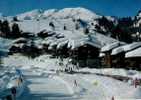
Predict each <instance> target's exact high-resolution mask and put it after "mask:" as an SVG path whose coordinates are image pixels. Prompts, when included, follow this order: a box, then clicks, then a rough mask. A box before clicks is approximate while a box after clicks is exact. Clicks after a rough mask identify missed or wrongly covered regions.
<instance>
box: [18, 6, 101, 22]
mask: <svg viewBox="0 0 141 100" xmlns="http://www.w3.org/2000/svg"><path fill="white" fill-rule="evenodd" d="M17 17H18V19H20V20H26V19H28V20H31V19H38V18H48V17H52V18H59V19H62V18H63V19H65V18H74V19H83V20H86V21H88V20H93V19H96V18H99V17H100V16H99V15H97V14H95V13H93V12H91V11H89V10H87V9H85V8H81V7H78V8H64V9H61V10H57V9H49V10H45V11H43V10H39V9H36V10H33V11H29V12H26V13H23V14H19V15H17Z"/></svg>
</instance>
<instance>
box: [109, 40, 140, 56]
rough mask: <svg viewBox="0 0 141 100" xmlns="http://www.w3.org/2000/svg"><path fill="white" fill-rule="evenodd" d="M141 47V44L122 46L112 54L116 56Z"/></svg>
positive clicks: (134, 43)
mask: <svg viewBox="0 0 141 100" xmlns="http://www.w3.org/2000/svg"><path fill="white" fill-rule="evenodd" d="M139 46H141V42H133V43H131V44H127V45H123V46H120V47H117V48H115V49H113V50H112V53H111V54H112V55H116V54H118V53H121V52H127V51H130V50H132V49H135V48H137V47H139Z"/></svg>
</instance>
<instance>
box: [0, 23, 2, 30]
mask: <svg viewBox="0 0 141 100" xmlns="http://www.w3.org/2000/svg"><path fill="white" fill-rule="evenodd" d="M1 27H2V21H1V20H0V31H1Z"/></svg>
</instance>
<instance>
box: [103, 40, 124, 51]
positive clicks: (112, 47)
mask: <svg viewBox="0 0 141 100" xmlns="http://www.w3.org/2000/svg"><path fill="white" fill-rule="evenodd" d="M123 44H124V43H122V42H119V41H117V42H113V43H111V44H107V45H105V46H104V47H102V48H101V52H107V51H110V50H112V49H114V48H116V47H119V46H120V45H123Z"/></svg>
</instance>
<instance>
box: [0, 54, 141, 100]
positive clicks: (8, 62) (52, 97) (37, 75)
mask: <svg viewBox="0 0 141 100" xmlns="http://www.w3.org/2000/svg"><path fill="white" fill-rule="evenodd" d="M67 61H68V60H67V59H65V60H64V66H59V65H58V62H59V60H58V59H55V58H50V56H49V55H43V56H40V57H37V58H35V59H30V58H27V57H25V56H22V55H20V54H15V55H13V56H9V57H6V58H4V59H3V65H5V66H11V67H13V66H14V67H16V68H18V69H20V70H21V71H22V72H23V75H24V77H25V78H26V81H27V82H28V85H27V88H26V89H25V91H24V93H23V94H22V95H21V96H20V97H19V98H18V100H30V99H31V100H111V98H112V97H114V98H115V100H129V99H130V100H135V99H140V98H141V94H140V92H141V89H140V87H137V88H135V87H134V86H133V85H131V84H130V83H128V82H122V81H119V80H116V79H113V78H110V77H105V76H98V75H95V74H94V73H102V74H106V75H107V74H110V75H121V76H131V77H135V76H137V77H139V76H140V72H138V71H126V70H124V69H119V70H118V69H116V70H115V69H89V68H84V69H79V70H76V71H77V72H91V74H83V73H79V74H78V73H75V74H67V73H64V72H59V71H57V70H62V69H64V67H65V64H66V63H67ZM70 66H71V65H70ZM71 67H72V66H71ZM73 67H74V66H73ZM9 69H10V67H9Z"/></svg>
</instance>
